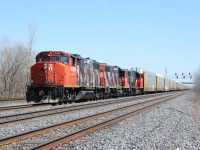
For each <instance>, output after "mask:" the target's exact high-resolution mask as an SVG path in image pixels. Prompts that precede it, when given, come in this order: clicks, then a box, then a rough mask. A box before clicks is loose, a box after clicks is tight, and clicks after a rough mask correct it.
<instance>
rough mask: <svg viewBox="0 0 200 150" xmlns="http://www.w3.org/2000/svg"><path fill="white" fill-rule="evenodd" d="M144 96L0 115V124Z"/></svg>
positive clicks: (122, 101) (137, 97)
mask: <svg viewBox="0 0 200 150" xmlns="http://www.w3.org/2000/svg"><path fill="white" fill-rule="evenodd" d="M169 95H172V94H171V93H170V94H169ZM153 96H157V95H153ZM159 96H160V95H159ZM164 96H165V95H164ZM145 97H149V95H142V96H134V97H126V98H119V99H115V100H113V99H112V100H109V101H101V102H96V103H89V104H88V103H87V104H83V105H75V106H71V107H63V108H54V109H48V110H41V111H37V112H28V113H23V114H16V115H9V116H2V117H0V125H6V124H8V123H16V122H18V121H24V120H29V119H33V118H39V117H44V116H50V115H55V114H61V113H66V112H73V111H77V110H81V109H89V108H93V107H100V106H104V105H112V104H118V103H124V102H128V101H131V100H140V99H143V98H145ZM44 113H45V114H44Z"/></svg>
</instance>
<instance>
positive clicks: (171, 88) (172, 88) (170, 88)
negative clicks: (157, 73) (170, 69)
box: [169, 80, 174, 91]
mask: <svg viewBox="0 0 200 150" xmlns="http://www.w3.org/2000/svg"><path fill="white" fill-rule="evenodd" d="M169 90H170V91H173V90H174V81H173V80H170V85H169Z"/></svg>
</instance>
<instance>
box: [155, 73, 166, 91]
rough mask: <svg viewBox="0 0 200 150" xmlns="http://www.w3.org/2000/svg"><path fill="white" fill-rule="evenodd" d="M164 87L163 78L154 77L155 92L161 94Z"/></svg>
mask: <svg viewBox="0 0 200 150" xmlns="http://www.w3.org/2000/svg"><path fill="white" fill-rule="evenodd" d="M164 89H165V85H164V77H162V76H160V75H158V74H157V75H156V91H158V92H161V91H164Z"/></svg>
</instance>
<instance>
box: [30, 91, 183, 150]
mask: <svg viewBox="0 0 200 150" xmlns="http://www.w3.org/2000/svg"><path fill="white" fill-rule="evenodd" d="M180 95H182V94H178V95H175V96H172V97H170V98H167V99H165V100H162V101H159V102H156V103H154V104H151V105H148V106H145V107H143V108H140V109H137V110H135V111H132V112H130V113H127V114H124V115H121V116H119V117H116V118H113V119H110V120H107V121H104V122H102V123H98V124H96V125H93V126H91V127H87V128H85V129H82V130H79V131H75V132H73V133H70V134H67V135H65V136H62V137H58V138H56V139H53V140H50V141H47V142H45V143H43V144H40V145H38V146H36V147H33V148H31V150H43V149H54V148H56V147H58V146H59V145H62V144H64V143H69V142H70V141H73V140H75V139H78V138H80V137H82V136H85V135H87V134H89V133H92V132H95V131H96V130H100V129H102V128H105V127H107V126H110V125H113V124H116V123H117V122H120V121H122V120H124V119H126V118H129V117H131V116H134V115H137V114H138V113H140V112H144V111H145V110H147V109H150V108H152V107H154V106H157V105H159V104H161V103H163V102H166V101H169V100H172V99H174V98H176V97H178V96H180Z"/></svg>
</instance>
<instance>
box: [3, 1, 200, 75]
mask: <svg viewBox="0 0 200 150" xmlns="http://www.w3.org/2000/svg"><path fill="white" fill-rule="evenodd" d="M199 8H200V1H199V0H196V1H195V0H191V1H189V0H165V1H164V0H141V1H136V0H71V1H69V0H57V1H56V0H32V1H31V0H17V1H15V0H0V38H2V37H7V38H10V39H12V40H14V41H17V42H26V40H27V37H28V35H27V31H28V24H34V26H36V43H35V45H34V49H35V51H36V52H40V51H42V50H63V51H66V52H69V53H78V54H80V55H82V56H83V57H90V58H92V59H95V60H97V61H99V62H106V63H107V64H110V65H118V66H120V67H122V68H128V69H130V68H131V67H136V66H140V67H143V68H144V69H146V70H149V71H152V72H157V73H159V74H162V75H164V73H165V67H167V71H168V76H169V75H170V76H172V75H174V73H178V74H181V73H182V72H183V73H189V72H191V73H193V72H195V71H197V70H198V69H199V66H200V9H199Z"/></svg>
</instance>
